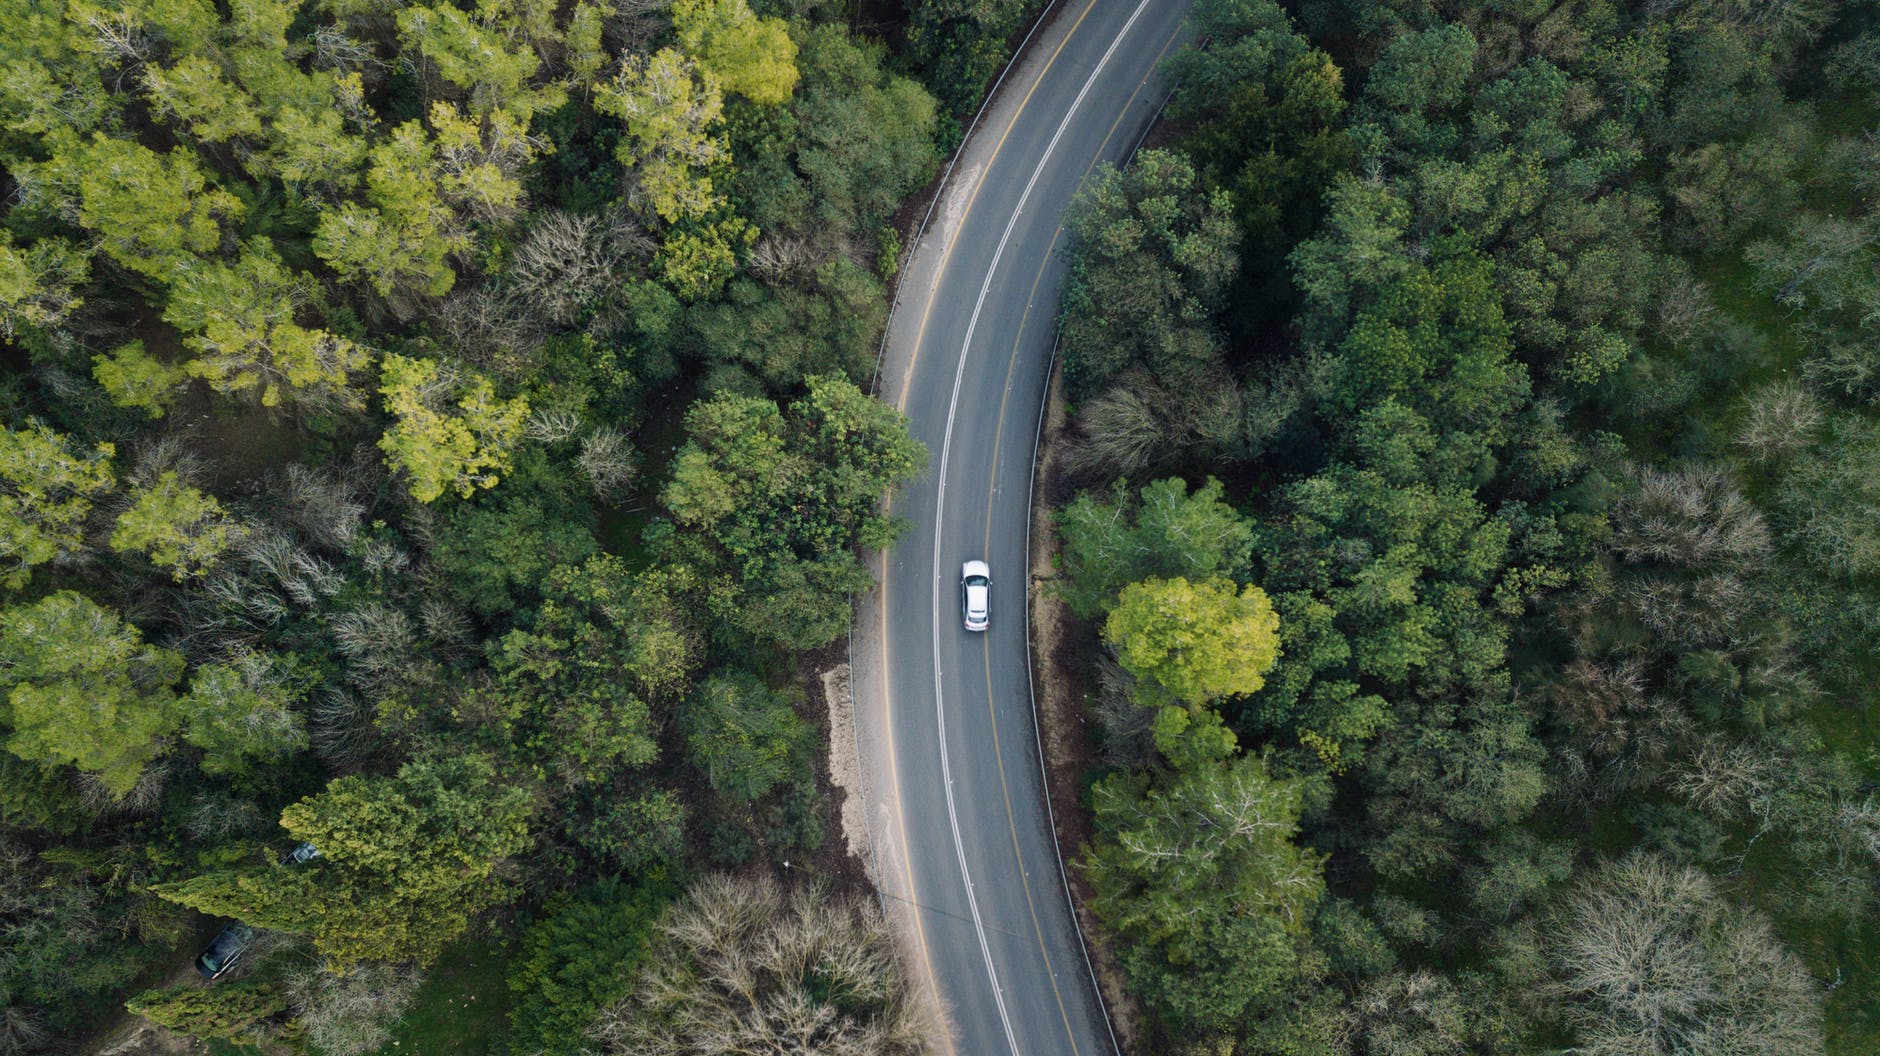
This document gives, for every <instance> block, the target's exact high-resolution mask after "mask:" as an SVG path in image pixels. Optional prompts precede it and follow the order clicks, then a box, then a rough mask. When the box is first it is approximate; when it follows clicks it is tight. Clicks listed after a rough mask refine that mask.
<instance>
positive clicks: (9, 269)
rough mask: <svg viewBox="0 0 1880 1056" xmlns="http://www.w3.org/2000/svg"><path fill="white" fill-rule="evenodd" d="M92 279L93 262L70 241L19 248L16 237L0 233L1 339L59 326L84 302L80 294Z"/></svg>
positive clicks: (52, 240) (47, 240)
mask: <svg viewBox="0 0 1880 1056" xmlns="http://www.w3.org/2000/svg"><path fill="white" fill-rule="evenodd" d="M90 275H91V261H90V260H89V259H88V258H87V257H86V256H85V254H84V253H82V252H80V251H79V250H78V249H76V248H74V247H73V246H72V244H71V243H69V242H67V241H65V240H64V239H61V238H44V239H40V240H39V241H37V242H34V243H33V244H32V245H30V246H16V245H14V244H13V233H12V232H10V231H0V338H6V339H8V340H11V339H12V338H13V337H14V336H15V335H16V334H18V333H19V331H20V328H21V327H31V328H34V329H38V330H44V329H47V328H49V327H54V326H57V325H59V323H61V322H63V321H64V319H65V316H66V314H67V313H69V312H70V311H71V310H72V309H74V308H77V307H78V306H79V305H80V304H81V303H83V302H82V301H81V299H80V298H79V296H78V294H77V293H76V292H75V290H76V289H77V287H79V286H82V285H84V283H85V280H86V279H87V278H89V277H90Z"/></svg>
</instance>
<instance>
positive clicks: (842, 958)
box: [589, 875, 924, 1056]
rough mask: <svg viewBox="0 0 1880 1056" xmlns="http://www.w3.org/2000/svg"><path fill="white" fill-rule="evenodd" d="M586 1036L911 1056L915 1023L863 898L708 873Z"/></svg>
mask: <svg viewBox="0 0 1880 1056" xmlns="http://www.w3.org/2000/svg"><path fill="white" fill-rule="evenodd" d="M656 943H657V948H656V949H655V950H654V951H653V953H652V956H650V957H649V958H648V959H647V964H646V966H645V967H644V968H642V969H641V971H640V974H639V976H638V978H637V979H636V980H635V982H634V987H633V990H632V992H631V993H630V994H628V995H627V996H626V997H625V998H622V999H621V1000H619V1001H617V1002H615V1003H614V1004H613V1005H611V1006H609V1007H608V1008H606V1009H604V1010H603V1011H602V1012H601V1014H600V1016H599V1018H598V1019H597V1020H596V1021H595V1023H594V1026H593V1027H592V1028H591V1030H590V1033H589V1037H590V1039H591V1040H592V1041H593V1043H594V1045H595V1047H596V1049H597V1050H598V1051H599V1052H600V1053H602V1054H604V1056H628V1054H631V1056H746V1054H757V1053H764V1054H768V1056H810V1054H816V1056H916V1054H919V1053H921V1052H923V1051H924V1045H923V1042H922V1038H923V1036H924V1030H923V1027H924V1023H923V1020H922V1019H921V1017H920V1015H919V1014H918V1013H917V1012H916V1006H915V1005H914V1004H913V1002H912V1001H911V1000H910V997H909V992H908V989H909V987H908V978H907V973H906V971H905V969H904V968H903V966H902V964H901V962H900V959H899V957H898V955H897V954H896V953H895V948H894V941H893V938H892V936H891V935H890V933H889V931H888V926H887V921H886V920H885V919H884V918H883V917H882V915H881V910H880V909H879V907H878V906H877V905H876V904H875V903H874V902H872V901H868V900H865V899H861V898H857V897H854V896H832V895H831V894H830V893H829V892H828V891H826V890H824V889H821V888H819V887H816V886H804V887H799V888H796V889H795V890H792V891H788V892H786V891H785V890H784V889H783V888H782V887H780V886H779V885H778V884H777V883H776V882H775V881H774V880H770V879H768V878H765V879H743V878H737V877H731V876H723V875H719V876H712V877H708V878H706V879H704V880H702V881H700V882H699V883H698V884H696V885H694V886H693V888H692V890H691V891H690V892H689V893H688V895H687V898H686V900H685V902H684V903H682V904H681V905H680V906H678V907H677V908H675V909H674V910H672V911H671V913H670V914H669V915H668V916H667V917H666V919H665V921H664V922H663V923H662V924H661V926H660V932H659V937H658V939H657V940H656Z"/></svg>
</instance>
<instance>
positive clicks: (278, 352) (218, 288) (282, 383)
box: [163, 238, 367, 407]
mask: <svg viewBox="0 0 1880 1056" xmlns="http://www.w3.org/2000/svg"><path fill="white" fill-rule="evenodd" d="M312 286H313V281H312V280H311V279H310V278H308V277H307V276H305V275H302V274H298V273H296V272H293V271H290V270H289V269H288V268H287V266H286V265H285V264H283V263H282V262H281V258H280V256H279V254H277V253H276V252H275V251H274V247H273V246H271V245H270V244H269V243H268V241H267V239H264V238H257V239H254V240H253V241H251V242H249V243H248V244H247V245H246V246H244V247H242V252H241V256H240V257H238V258H236V260H235V261H234V263H232V264H225V263H222V262H220V261H203V262H198V263H197V264H196V265H194V266H192V267H191V268H189V269H188V270H187V271H186V272H184V273H183V274H181V275H179V276H178V277H177V281H176V283H175V285H174V286H172V287H171V290H170V298H169V305H168V307H167V308H165V310H164V313H163V318H164V321H165V322H168V323H169V324H170V325H171V326H174V327H176V328H177V329H178V330H180V331H182V332H183V334H184V335H185V336H184V338H183V341H184V344H186V345H188V346H189V348H190V349H191V350H192V351H193V352H195V353H196V355H195V358H193V359H191V360H190V361H189V362H188V363H187V364H186V365H185V367H184V369H185V370H187V371H188V372H189V373H190V374H191V375H194V376H195V377H199V378H203V379H205V380H207V381H208V382H209V385H210V387H211V388H213V389H215V390H216V391H217V392H227V393H250V394H253V395H255V396H256V397H258V398H259V399H260V400H261V403H262V405H263V406H267V407H272V406H275V405H276V404H278V403H280V402H281V399H282V397H283V396H284V395H287V394H290V393H291V394H292V395H294V396H295V397H296V398H297V399H305V400H312V401H315V402H318V403H323V404H328V405H339V406H351V405H355V404H357V403H358V402H359V401H358V397H357V395H356V394H354V393H353V392H351V391H350V390H349V389H348V388H347V381H348V380H349V378H350V376H351V374H352V372H353V371H355V370H358V369H359V368H360V367H362V366H364V365H365V363H366V359H367V353H366V350H365V349H363V348H361V347H359V346H358V345H356V344H354V343H353V342H351V341H349V340H347V339H346V338H344V337H341V336H339V335H338V334H334V333H330V332H328V331H325V330H320V329H316V328H312V327H306V326H302V325H300V324H299V323H298V322H296V321H295V320H296V316H298V315H299V314H301V313H303V312H305V311H306V310H307V303H308V299H309V296H310V291H311V288H312Z"/></svg>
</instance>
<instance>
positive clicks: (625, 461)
mask: <svg viewBox="0 0 1880 1056" xmlns="http://www.w3.org/2000/svg"><path fill="white" fill-rule="evenodd" d="M575 466H576V467H577V468H579V469H580V470H581V475H582V476H584V477H586V478H587V481H588V484H589V485H590V486H591V487H593V489H594V494H595V495H597V496H599V497H600V498H601V499H602V500H603V501H611V500H613V499H617V498H619V497H620V496H621V495H623V494H625V493H626V491H627V490H628V489H629V488H631V487H632V486H633V478H634V477H635V476H636V475H637V473H638V471H639V457H638V456H637V455H636V454H634V451H633V442H632V441H631V440H629V439H627V435H626V434H625V433H623V432H621V431H620V430H618V429H614V428H612V427H609V426H602V427H601V428H599V429H596V430H594V431H593V432H591V433H589V434H588V435H587V436H586V437H585V438H583V439H582V441H581V454H580V455H578V456H577V457H576V458H575Z"/></svg>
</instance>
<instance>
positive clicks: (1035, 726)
mask: <svg viewBox="0 0 1880 1056" xmlns="http://www.w3.org/2000/svg"><path fill="white" fill-rule="evenodd" d="M1174 97H1175V95H1174V93H1173V92H1170V93H1169V94H1168V95H1166V96H1163V98H1162V105H1160V106H1158V107H1156V108H1155V114H1154V115H1152V116H1151V117H1150V118H1149V121H1148V123H1147V124H1146V125H1145V126H1144V127H1143V131H1142V135H1140V136H1138V137H1137V138H1136V145H1135V146H1133V147H1131V148H1129V153H1128V154H1126V155H1124V161H1125V162H1126V163H1127V161H1128V159H1129V158H1133V157H1135V156H1136V154H1137V152H1139V151H1140V150H1141V149H1142V144H1143V141H1144V140H1146V139H1148V138H1149V132H1150V130H1152V129H1154V128H1155V123H1156V122H1157V121H1159V120H1161V117H1162V111H1164V110H1166V109H1168V103H1169V100H1170V99H1173V98H1174ZM1062 344H1063V333H1062V332H1061V331H1060V332H1059V334H1058V336H1057V337H1056V338H1054V339H1053V340H1052V342H1051V355H1050V357H1049V358H1047V359H1046V360H1045V372H1044V392H1043V394H1042V395H1040V396H1039V397H1038V428H1037V431H1036V432H1034V433H1033V434H1032V438H1031V472H1030V475H1029V477H1028V478H1027V480H1026V482H1025V577H1026V587H1025V593H1026V599H1025V600H1026V605H1025V692H1026V695H1027V696H1029V697H1030V698H1031V732H1032V743H1034V744H1036V745H1037V747H1038V772H1039V774H1040V775H1041V777H1042V778H1043V781H1042V786H1043V789H1044V814H1045V820H1046V821H1047V822H1048V823H1049V827H1050V830H1051V849H1052V851H1053V852H1055V853H1054V855H1053V858H1054V859H1055V861H1056V862H1057V867H1058V883H1060V884H1062V885H1063V888H1064V906H1065V908H1066V909H1068V910H1069V911H1070V915H1071V933H1072V934H1074V935H1076V936H1077V950H1078V952H1079V953H1081V954H1083V958H1084V970H1085V971H1087V972H1089V973H1090V992H1091V993H1093V994H1095V995H1096V997H1097V1010H1098V1011H1099V1012H1101V1013H1102V1014H1103V1027H1104V1029H1105V1030H1107V1031H1109V1033H1110V1051H1112V1052H1114V1053H1117V1054H1119V1056H1120V1054H1121V1053H1122V1051H1123V1046H1122V1043H1121V1042H1119V1041H1117V1040H1116V1025H1115V1024H1114V1023H1112V1022H1111V1021H1110V1008H1109V1003H1108V1002H1106V1001H1104V999H1103V986H1102V984H1100V983H1099V982H1097V966H1096V964H1095V963H1093V962H1092V961H1091V960H1090V947H1089V945H1088V944H1086V943H1085V942H1084V928H1083V924H1082V923H1081V922H1079V921H1078V919H1077V900H1076V899H1075V898H1073V897H1072V896H1071V878H1070V874H1069V873H1067V872H1066V871H1065V869H1064V848H1063V847H1062V846H1061V845H1060V844H1059V843H1058V838H1057V811H1056V810H1054V809H1053V808H1052V806H1051V770H1050V768H1049V767H1048V766H1047V765H1046V763H1045V759H1044V733H1043V731H1042V730H1041V729H1040V728H1039V722H1038V689H1037V685H1036V679H1035V678H1034V676H1033V674H1032V665H1031V643H1032V638H1031V605H1030V601H1031V598H1030V594H1031V585H1030V578H1031V526H1032V522H1033V521H1034V520H1035V519H1036V514H1037V508H1036V507H1035V506H1034V505H1033V502H1032V492H1033V491H1034V490H1035V489H1036V487H1037V484H1038V448H1039V447H1040V446H1041V445H1042V441H1043V437H1044V420H1045V414H1046V411H1047V409H1048V408H1049V406H1050V403H1051V374H1052V371H1053V370H1055V369H1056V367H1057V353H1058V347H1059V346H1060V345H1062Z"/></svg>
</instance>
